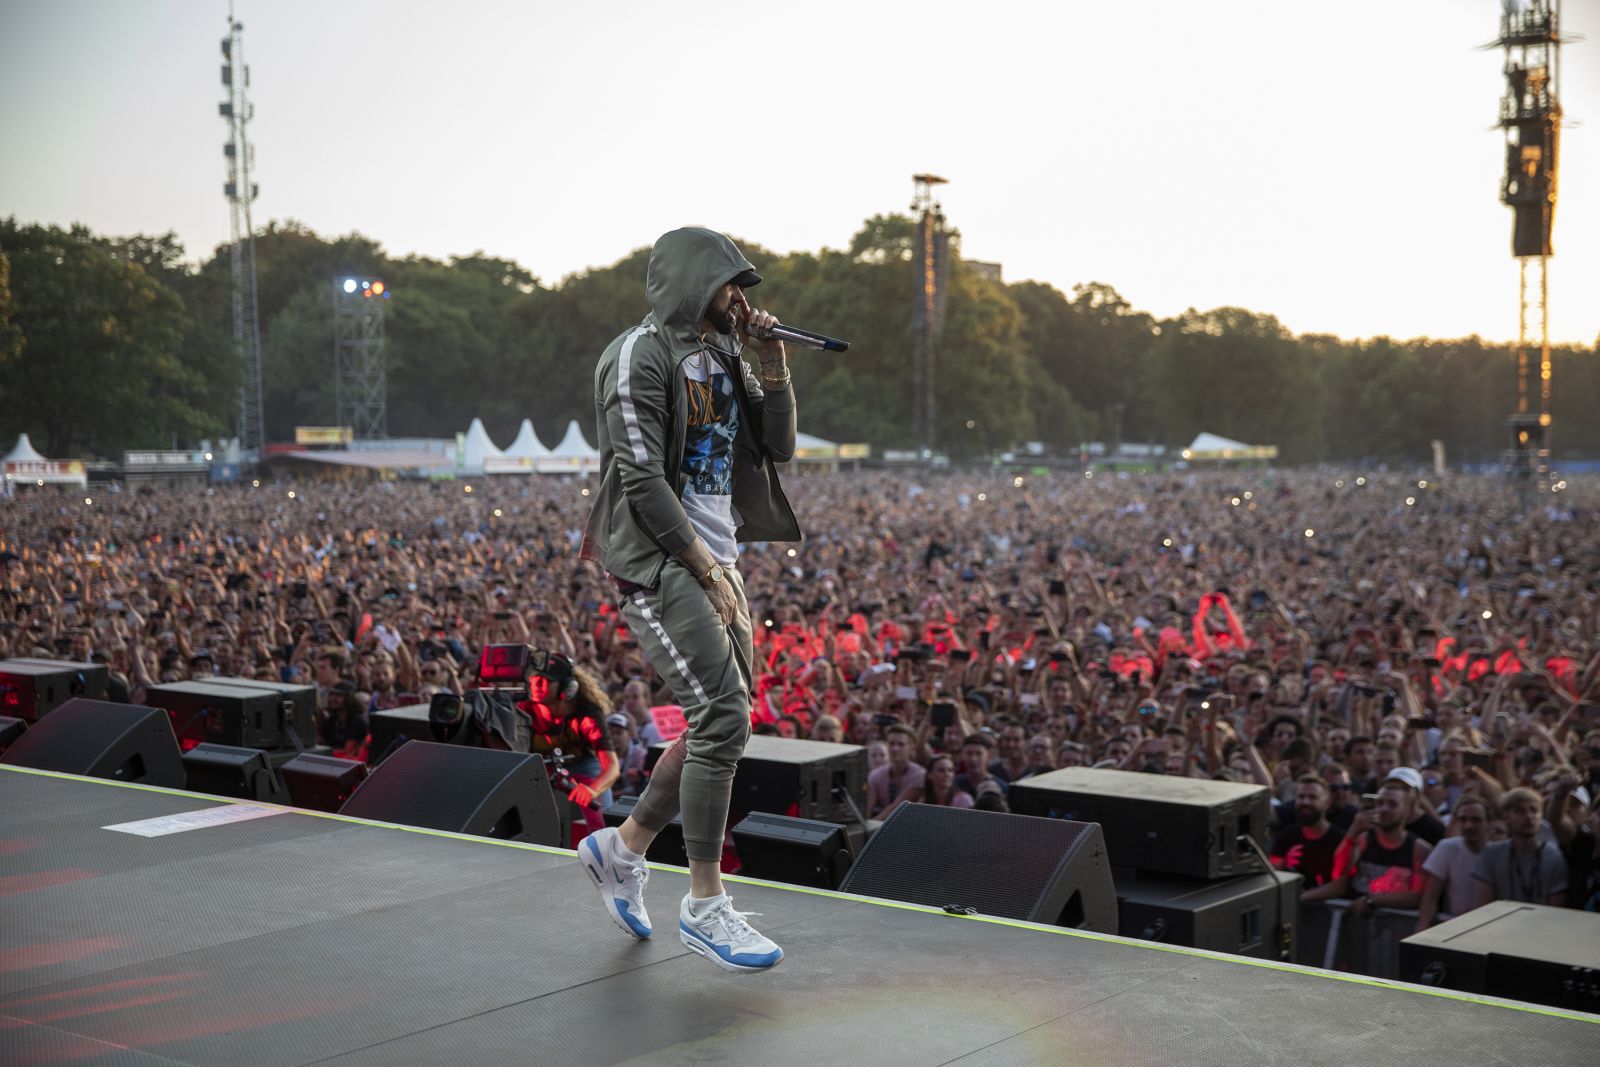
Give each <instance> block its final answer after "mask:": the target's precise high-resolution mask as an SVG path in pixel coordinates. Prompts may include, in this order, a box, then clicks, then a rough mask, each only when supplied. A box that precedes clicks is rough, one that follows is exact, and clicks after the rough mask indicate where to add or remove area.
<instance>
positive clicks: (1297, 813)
mask: <svg viewBox="0 0 1600 1067" xmlns="http://www.w3.org/2000/svg"><path fill="white" fill-rule="evenodd" d="M1294 817H1295V818H1296V819H1298V820H1299V822H1300V825H1301V826H1315V825H1317V823H1319V822H1321V821H1322V812H1321V811H1319V810H1318V809H1316V808H1295V809H1294Z"/></svg>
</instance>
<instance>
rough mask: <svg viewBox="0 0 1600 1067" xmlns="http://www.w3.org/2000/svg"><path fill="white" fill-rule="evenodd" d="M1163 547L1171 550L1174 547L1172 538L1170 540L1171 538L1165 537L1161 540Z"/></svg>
mask: <svg viewBox="0 0 1600 1067" xmlns="http://www.w3.org/2000/svg"><path fill="white" fill-rule="evenodd" d="M1161 547H1162V548H1171V547H1172V538H1170V537H1163V538H1162V539H1161Z"/></svg>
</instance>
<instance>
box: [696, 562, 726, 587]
mask: <svg viewBox="0 0 1600 1067" xmlns="http://www.w3.org/2000/svg"><path fill="white" fill-rule="evenodd" d="M720 581H722V564H720V563H713V564H712V565H711V569H710V570H708V571H706V572H705V573H704V574H702V575H701V576H700V584H701V585H705V584H706V583H707V582H710V583H711V584H712V585H716V584H717V583H718V582H720Z"/></svg>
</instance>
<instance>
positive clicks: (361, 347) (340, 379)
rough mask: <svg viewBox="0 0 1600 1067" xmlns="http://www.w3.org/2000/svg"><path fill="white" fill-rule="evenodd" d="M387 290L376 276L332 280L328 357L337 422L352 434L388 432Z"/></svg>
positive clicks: (363, 436)
mask: <svg viewBox="0 0 1600 1067" xmlns="http://www.w3.org/2000/svg"><path fill="white" fill-rule="evenodd" d="M388 299H389V290H388V288H387V287H386V286H385V285H384V284H383V282H382V281H381V280H380V279H377V278H335V279H334V280H333V361H334V368H335V374H336V376H337V380H336V383H335V387H336V396H337V398H338V399H337V403H338V425H340V426H348V427H350V429H351V431H352V432H353V434H354V436H355V437H357V438H374V437H388V436H389V388H388V380H387V372H386V370H385V360H384V339H383V308H384V304H385V303H386V302H387V301H388Z"/></svg>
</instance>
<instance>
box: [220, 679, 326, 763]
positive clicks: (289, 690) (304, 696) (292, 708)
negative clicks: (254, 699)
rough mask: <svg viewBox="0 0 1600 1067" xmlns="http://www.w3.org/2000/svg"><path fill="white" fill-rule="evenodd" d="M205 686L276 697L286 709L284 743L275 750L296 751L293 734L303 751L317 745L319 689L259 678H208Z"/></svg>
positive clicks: (284, 715) (281, 742)
mask: <svg viewBox="0 0 1600 1067" xmlns="http://www.w3.org/2000/svg"><path fill="white" fill-rule="evenodd" d="M206 682H208V683H209V684H211V685H225V686H233V687H234V688H236V689H246V690H252V691H254V692H267V693H276V694H277V696H278V701H279V702H280V704H281V705H282V709H283V720H284V734H283V740H282V741H280V742H278V744H277V745H276V746H274V747H278V748H291V747H293V746H294V739H293V738H291V737H290V736H289V735H290V734H291V733H292V734H294V735H295V737H298V738H299V739H300V745H301V747H303V748H308V749H309V748H311V747H312V746H313V745H315V744H316V743H317V687H316V686H314V685H294V684H292V683H289V682H264V681H262V680H261V679H259V678H207V679H206Z"/></svg>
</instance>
